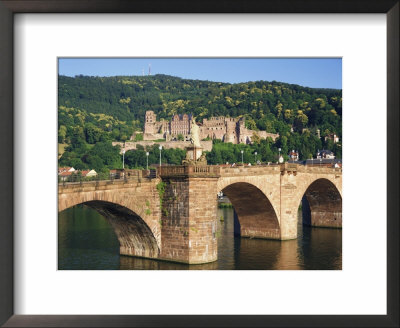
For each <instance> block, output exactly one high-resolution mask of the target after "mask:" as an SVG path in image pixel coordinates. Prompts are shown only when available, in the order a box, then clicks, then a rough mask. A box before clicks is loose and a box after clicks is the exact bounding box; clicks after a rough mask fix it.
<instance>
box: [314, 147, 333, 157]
mask: <svg viewBox="0 0 400 328" xmlns="http://www.w3.org/2000/svg"><path fill="white" fill-rule="evenodd" d="M320 158H327V159H334V158H335V154H334V153H333V152H332V151H330V150H327V149H322V150H318V152H317V159H320Z"/></svg>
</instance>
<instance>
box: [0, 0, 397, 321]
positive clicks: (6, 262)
mask: <svg viewBox="0 0 400 328" xmlns="http://www.w3.org/2000/svg"><path fill="white" fill-rule="evenodd" d="M399 12H400V4H399V0H324V1H321V0H269V1H266V0H263V1H261V0H258V1H257V0H219V1H215V0H203V1H198V2H193V1H192V2H188V1H185V0H170V1H165V0H151V1H150V0H148V1H144V0H91V1H76V0H58V1H55V0H35V1H32V0H0V111H1V115H2V119H1V120H0V149H1V150H2V156H1V157H0V208H1V217H0V324H1V325H2V326H4V327H162V326H175V327H201V326H207V327H223V326H224V327H226V326H229V327H241V326H246V327H304V326H307V327H337V326H340V327H399V280H398V277H399V202H398V198H399V169H400V168H399V151H398V150H399V149H400V147H399V133H398V131H399V92H398V90H399V40H400V37H399V27H400V25H399ZM17 13H385V14H386V17H387V315H368V316H367V315H346V316H344V315H326V316H324V315H314V316H313V315H291V316H283V315H248V316H247V315H238V316H229V315H213V316H209V315H195V316H188V315H162V316H161V315H116V316H113V315H105V316H103V315H93V316H90V315H14V295H13V293H14V288H13V287H14V278H13V276H14V270H13V265H14V262H13V243H14V239H13V215H14V211H13V208H14V206H15V204H14V185H13V176H14V162H13V154H14V145H13V133H14V128H13V124H14V114H13V29H14V14H17Z"/></svg>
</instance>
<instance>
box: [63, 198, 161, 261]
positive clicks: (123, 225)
mask: <svg viewBox="0 0 400 328" xmlns="http://www.w3.org/2000/svg"><path fill="white" fill-rule="evenodd" d="M76 205H85V206H87V207H90V208H92V209H94V210H95V211H97V212H98V213H100V214H101V215H102V216H103V217H104V218H106V220H107V221H108V223H109V224H110V225H111V227H112V228H113V230H114V232H115V235H116V236H117V238H118V241H119V244H120V254H121V255H130V256H140V257H147V258H157V257H158V255H159V253H160V250H159V247H158V244H157V240H156V238H155V236H154V234H153V233H152V231H151V229H150V227H149V226H148V225H147V223H146V222H145V221H144V220H143V219H142V218H141V217H140V216H139V215H137V214H136V213H135V212H133V211H132V210H131V209H129V208H127V207H124V206H121V205H118V204H115V203H111V202H107V201H100V200H91V201H86V202H82V203H79V204H75V205H73V206H76ZM69 208H70V207H69ZM60 212H61V211H60Z"/></svg>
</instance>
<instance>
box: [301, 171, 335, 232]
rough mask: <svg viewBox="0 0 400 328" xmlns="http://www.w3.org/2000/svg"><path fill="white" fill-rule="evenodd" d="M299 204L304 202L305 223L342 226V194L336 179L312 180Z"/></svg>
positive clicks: (331, 226)
mask: <svg viewBox="0 0 400 328" xmlns="http://www.w3.org/2000/svg"><path fill="white" fill-rule="evenodd" d="M299 196H300V197H299V199H298V204H300V203H301V204H302V215H303V223H304V224H306V225H310V226H316V227H330V228H341V227H342V194H341V188H338V185H337V183H335V180H333V179H329V178H317V179H315V180H313V181H310V182H309V183H308V184H307V185H306V186H305V188H304V189H303V191H302V193H300V195H299Z"/></svg>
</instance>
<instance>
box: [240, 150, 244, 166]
mask: <svg viewBox="0 0 400 328" xmlns="http://www.w3.org/2000/svg"><path fill="white" fill-rule="evenodd" d="M240 152H241V153H242V166H244V162H243V150H241V151H240Z"/></svg>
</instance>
